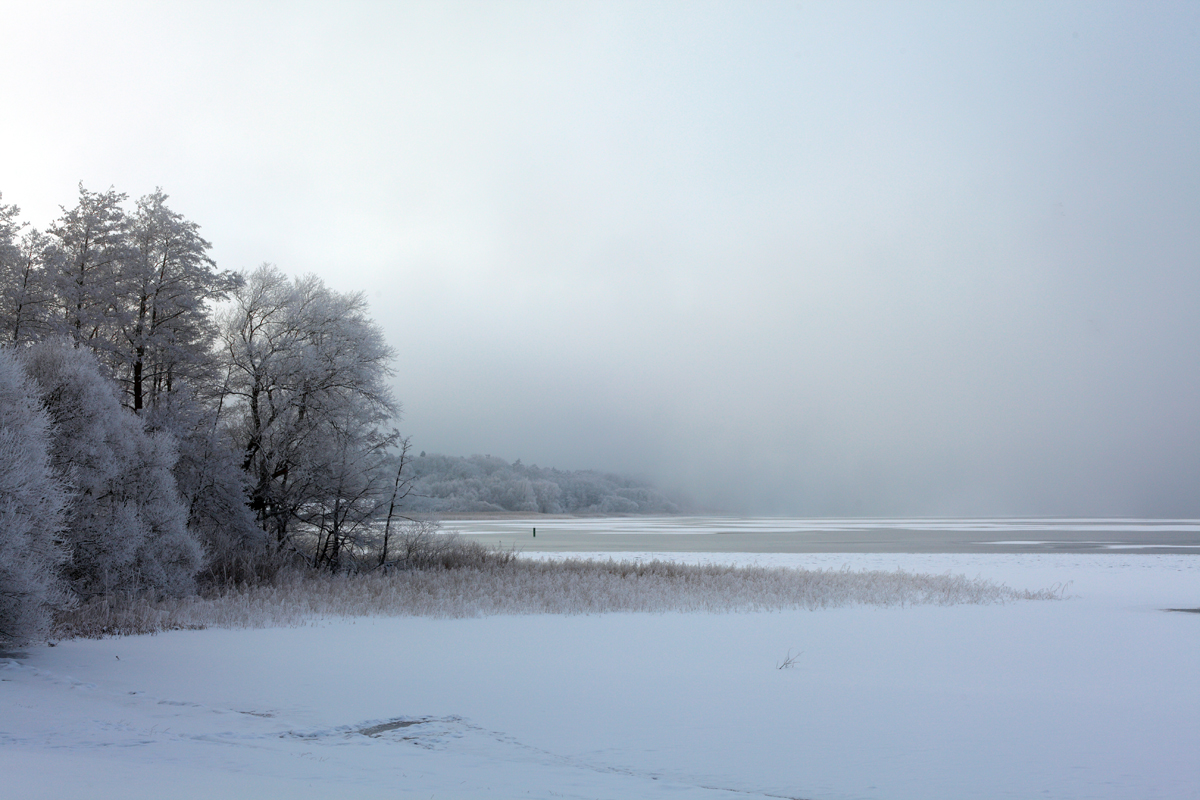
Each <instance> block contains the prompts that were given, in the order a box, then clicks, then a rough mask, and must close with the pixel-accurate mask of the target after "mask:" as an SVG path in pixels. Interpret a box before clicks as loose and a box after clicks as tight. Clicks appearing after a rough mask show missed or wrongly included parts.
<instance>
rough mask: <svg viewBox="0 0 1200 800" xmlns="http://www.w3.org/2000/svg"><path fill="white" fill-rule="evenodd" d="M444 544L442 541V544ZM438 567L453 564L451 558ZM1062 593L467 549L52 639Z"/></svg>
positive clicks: (111, 615) (220, 597) (876, 574)
mask: <svg viewBox="0 0 1200 800" xmlns="http://www.w3.org/2000/svg"><path fill="white" fill-rule="evenodd" d="M444 544H445V543H441V542H440V543H439V547H440V546H442V545H444ZM471 545H472V547H473V548H474V547H475V545H474V543H471ZM444 552H445V551H443V553H444ZM438 561H439V562H441V561H442V559H438ZM446 561H447V562H450V563H460V562H458V561H457V560H456V559H454V558H450V557H449V556H446ZM443 563H444V562H443ZM1060 596H1061V593H1060V592H1058V591H1056V590H1042V591H1036V592H1029V591H1017V590H1014V589H1010V588H1008V587H1007V586H1002V585H999V584H995V583H992V582H990V581H986V580H983V579H980V578H967V577H965V576H962V575H925V574H917V573H911V572H902V571H895V572H885V571H869V572H854V571H851V570H849V569H841V570H798V569H788V568H768V567H732V566H721V565H705V566H697V565H689V564H678V563H671V562H664V561H650V562H633V561H613V560H609V561H598V560H579V559H569V560H564V561H533V560H529V559H522V558H519V557H515V556H514V555H513V554H512V553H497V552H495V551H492V552H491V554H485V555H483V556H481V555H480V553H478V552H474V550H473V552H472V553H471V557H470V558H468V559H466V563H465V564H463V565H462V566H459V567H458V568H447V567H445V566H440V565H434V566H431V567H428V568H424V569H406V570H392V571H389V572H386V573H385V572H384V571H382V570H379V571H375V572H370V573H365V574H363V573H360V574H339V575H331V574H328V573H322V572H317V571H313V570H299V569H297V570H286V571H283V572H280V573H279V574H277V575H276V576H275V578H274V579H273V580H272V581H270V582H269V583H262V584H258V585H240V586H236V587H225V588H220V589H214V590H210V591H209V592H208V593H207V594H206V595H204V596H200V597H189V598H182V599H174V600H173V599H167V600H160V601H156V602H155V601H151V600H149V599H146V598H137V597H110V598H106V599H103V600H97V601H93V602H92V603H88V604H84V605H81V606H79V607H77V608H75V609H72V610H71V611H70V612H67V613H66V614H64V615H63V616H61V617H60V618H59V620H58V626H57V631H56V635H57V636H59V637H62V638H67V637H73V636H83V637H99V636H108V635H131V634H144V633H155V632H158V631H163V630H178V629H195V628H209V627H218V628H256V627H276V626H292V625H301V624H305V623H308V622H311V621H312V620H314V619H322V618H343V617H363V616H426V617H478V616H488V615H494V614H600V613H609V612H666V611H686V612H697V611H699V612H710V613H711V612H749V611H775V610H783V609H810V610H817V609H826V608H837V607H842V606H854V605H871V606H909V605H956V604H961V603H973V604H991V603H1004V602H1009V601H1016V600H1048V599H1055V598H1058V597H1060Z"/></svg>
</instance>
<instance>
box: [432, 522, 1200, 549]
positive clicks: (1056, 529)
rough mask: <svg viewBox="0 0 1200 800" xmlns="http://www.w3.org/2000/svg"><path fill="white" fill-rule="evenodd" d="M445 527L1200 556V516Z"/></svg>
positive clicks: (562, 541) (553, 540) (707, 543)
mask: <svg viewBox="0 0 1200 800" xmlns="http://www.w3.org/2000/svg"><path fill="white" fill-rule="evenodd" d="M442 523H443V525H444V526H445V528H446V529H447V530H456V531H458V532H459V533H461V534H462V535H464V536H468V537H470V538H472V539H478V540H480V541H484V542H488V543H492V544H502V545H505V546H510V545H515V546H516V547H517V548H518V549H519V550H521V551H524V552H539V551H542V552H609V553H611V552H650V551H653V552H699V553H703V552H714V553H979V554H983V553H1113V552H1120V551H1137V552H1144V553H1148V554H1200V520H1195V519H1178V520H1164V519H1066V518H1019V519H1001V518H995V519H793V518H782V517H715V516H707V517H703V516H672V517H616V518H612V517H604V518H572V517H552V516H542V517H537V516H531V517H518V516H505V517H502V518H492V519H485V518H454V517H452V516H447V517H445V518H444V519H443V520H442ZM535 528H536V529H537V536H536V537H535V536H534V535H533V530H534V529H535Z"/></svg>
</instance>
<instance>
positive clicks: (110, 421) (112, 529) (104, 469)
mask: <svg viewBox="0 0 1200 800" xmlns="http://www.w3.org/2000/svg"><path fill="white" fill-rule="evenodd" d="M23 360H24V362H25V365H26V371H27V374H28V376H29V377H30V378H31V379H32V381H33V382H34V383H35V384H36V386H37V395H38V396H39V398H40V400H41V402H42V404H43V405H44V407H45V409H46V412H47V413H48V414H49V417H50V423H51V429H50V430H51V437H50V448H49V452H50V459H51V464H52V466H53V468H54V469H55V470H56V471H57V472H58V473H59V474H61V475H62V476H63V477H64V478H65V479H66V481H67V483H68V485H69V486H70V487H71V495H70V504H69V511H68V515H67V524H66V543H67V547H68V552H69V556H70V557H69V560H68V562H67V564H66V566H65V575H66V577H67V578H68V579H69V581H70V582H71V585H72V587H73V588H74V590H75V591H76V592H77V593H78V594H79V595H81V596H84V597H87V596H92V595H96V594H107V593H110V592H114V591H153V592H155V593H158V594H170V595H182V594H186V593H188V592H190V591H192V589H193V588H194V577H195V575H196V572H197V571H198V570H199V569H200V567H201V566H202V563H203V550H202V548H201V546H200V543H199V542H198V541H197V540H196V538H195V537H194V536H193V535H192V534H191V533H190V532H189V531H188V529H187V525H186V522H187V509H186V508H185V507H184V506H183V503H182V502H181V500H180V497H179V492H178V490H177V488H176V484H175V479H174V476H173V475H172V472H171V469H172V467H173V466H174V464H175V460H176V450H175V444H174V442H173V441H172V440H171V437H170V436H168V435H167V434H165V433H148V432H147V431H146V430H145V428H144V427H143V423H142V420H141V419H139V418H138V417H137V416H136V415H134V414H132V413H130V412H129V411H127V410H126V409H124V408H122V406H121V403H120V400H119V398H118V395H117V389H116V385H115V384H114V383H113V382H112V381H110V380H109V379H107V378H106V377H105V376H104V375H103V374H102V373H101V370H100V366H99V365H98V363H97V362H96V359H95V357H94V356H93V355H92V354H91V352H90V351H88V350H86V349H83V348H80V347H74V346H72V345H70V344H69V343H66V342H61V341H48V342H42V343H39V344H37V345H35V346H34V347H32V348H30V349H28V350H26V351H24V353H23Z"/></svg>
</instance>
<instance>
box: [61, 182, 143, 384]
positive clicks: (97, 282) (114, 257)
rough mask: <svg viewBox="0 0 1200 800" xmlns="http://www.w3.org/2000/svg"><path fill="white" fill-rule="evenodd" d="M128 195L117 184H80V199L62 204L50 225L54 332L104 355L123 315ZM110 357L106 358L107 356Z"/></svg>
mask: <svg viewBox="0 0 1200 800" xmlns="http://www.w3.org/2000/svg"><path fill="white" fill-rule="evenodd" d="M126 197H127V195H124V194H121V193H119V192H117V191H115V190H113V189H109V190H108V191H107V192H89V191H88V190H87V189H84V188H83V185H82V184H80V186H79V202H78V203H77V204H76V205H75V206H74V207H73V208H71V209H66V208H64V209H63V213H62V216H61V217H59V218H58V219H57V220H56V221H55V222H54V223H53V224H52V225H51V226H50V228H49V230H48V233H49V234H50V238H51V243H50V244H51V246H50V248H49V250H48V252H47V258H46V269H47V272H48V275H49V278H50V280H51V282H52V284H53V286H54V291H55V295H56V299H57V305H58V308H57V313H56V314H55V315H54V316H53V317H52V319H51V323H52V325H53V326H54V329H55V331H56V332H58V333H60V334H62V335H64V336H67V337H69V338H70V339H71V340H72V341H74V342H76V343H77V344H84V345H87V346H88V347H91V348H92V349H93V350H95V351H97V352H98V353H100V354H102V355H105V354H107V353H110V352H111V351H112V349H113V342H114V341H115V339H116V336H117V331H119V330H120V328H121V326H122V324H123V323H124V322H125V320H124V316H125V314H124V312H125V302H124V298H125V296H126V294H127V291H126V288H127V287H125V286H123V285H122V279H121V274H122V269H123V266H124V261H125V260H127V259H128V258H129V257H130V245H129V226H130V222H129V217H128V215H127V214H126V213H125V210H124V209H123V208H122V207H121V204H122V203H123V202H124V201H125V200H126ZM105 360H106V361H107V359H105Z"/></svg>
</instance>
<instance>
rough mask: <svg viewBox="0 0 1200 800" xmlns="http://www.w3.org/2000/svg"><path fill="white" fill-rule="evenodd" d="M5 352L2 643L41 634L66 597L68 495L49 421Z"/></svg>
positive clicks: (0, 370)
mask: <svg viewBox="0 0 1200 800" xmlns="http://www.w3.org/2000/svg"><path fill="white" fill-rule="evenodd" d="M35 395H36V392H35V391H34V390H33V387H32V386H30V385H29V382H28V381H26V379H25V376H24V374H23V372H22V370H21V366H20V364H19V363H17V360H16V359H15V358H14V357H13V353H12V351H11V350H8V349H0V641H4V640H8V641H11V642H15V643H23V642H25V641H27V640H29V639H32V638H36V637H38V636H40V635H42V634H44V633H45V631H46V630H47V628H48V627H49V624H50V611H51V609H52V608H53V607H55V606H58V605H61V604H62V603H63V602H64V600H65V597H66V595H65V594H64V592H63V591H62V589H61V586H60V583H59V579H58V575H59V566H60V565H61V564H62V562H63V561H64V560H65V559H66V555H67V554H66V551H65V550H64V549H63V548H62V547H61V545H60V544H59V542H58V537H59V535H60V533H61V531H62V526H63V509H64V506H65V503H66V492H65V490H64V488H63V485H62V481H61V480H60V479H59V477H58V476H57V475H56V474H55V473H54V471H53V470H52V469H51V466H50V456H49V453H48V452H47V445H48V443H49V434H48V427H49V421H48V419H47V417H46V414H45V413H44V412H43V411H42V410H41V408H39V407H38V403H37V400H36V399H35Z"/></svg>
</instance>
